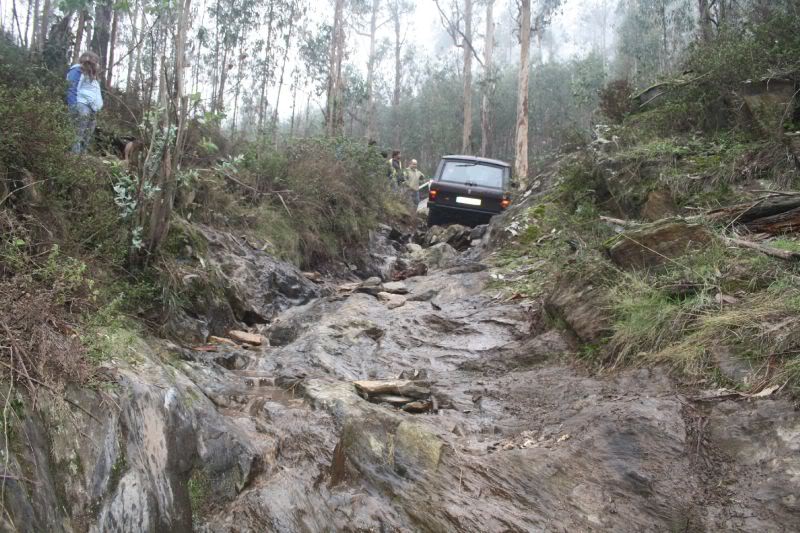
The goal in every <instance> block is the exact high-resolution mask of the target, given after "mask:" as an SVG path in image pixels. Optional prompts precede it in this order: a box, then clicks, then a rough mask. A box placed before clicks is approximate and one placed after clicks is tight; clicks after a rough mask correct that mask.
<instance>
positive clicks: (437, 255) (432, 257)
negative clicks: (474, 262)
mask: <svg viewBox="0 0 800 533" xmlns="http://www.w3.org/2000/svg"><path fill="white" fill-rule="evenodd" d="M457 258H458V252H457V251H456V250H455V249H454V248H453V247H452V246H450V245H449V244H447V243H446V242H440V243H438V244H434V245H433V246H431V247H430V248H425V249H423V250H422V251H421V252H419V253H415V254H412V255H411V259H412V261H416V262H419V263H423V264H424V265H425V266H426V267H428V269H429V270H430V269H434V268H444V267H446V266H448V265H449V264H450V263H452V262H453V261H455V260H456V259H457Z"/></svg>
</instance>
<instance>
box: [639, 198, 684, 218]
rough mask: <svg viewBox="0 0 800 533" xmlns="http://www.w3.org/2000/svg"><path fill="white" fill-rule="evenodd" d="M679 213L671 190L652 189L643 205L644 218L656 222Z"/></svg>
mask: <svg viewBox="0 0 800 533" xmlns="http://www.w3.org/2000/svg"><path fill="white" fill-rule="evenodd" d="M677 214H678V207H677V206H676V205H675V201H674V200H673V199H672V195H671V194H670V193H669V191H650V194H649V195H648V196H647V202H645V204H644V206H643V207H642V218H643V219H645V220H649V221H651V222H655V221H656V220H661V219H662V218H669V217H672V216H675V215H677Z"/></svg>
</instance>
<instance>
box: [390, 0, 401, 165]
mask: <svg viewBox="0 0 800 533" xmlns="http://www.w3.org/2000/svg"><path fill="white" fill-rule="evenodd" d="M400 29H401V27H400V4H399V2H398V0H394V91H393V92H392V133H393V135H392V142H393V143H394V148H395V149H396V150H399V149H400V145H401V142H402V138H401V136H400V87H401V86H402V82H403V78H402V76H403V70H402V64H401V61H400V60H401V53H402V51H403V50H402V48H403V42H402V41H401V40H400Z"/></svg>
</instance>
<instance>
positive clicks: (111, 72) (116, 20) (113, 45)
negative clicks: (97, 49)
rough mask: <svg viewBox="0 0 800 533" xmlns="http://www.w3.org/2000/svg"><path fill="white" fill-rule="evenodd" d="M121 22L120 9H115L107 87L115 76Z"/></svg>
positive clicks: (107, 69) (109, 48)
mask: <svg viewBox="0 0 800 533" xmlns="http://www.w3.org/2000/svg"><path fill="white" fill-rule="evenodd" d="M118 24H119V10H118V9H115V10H114V18H113V20H112V22H111V38H110V39H109V43H108V66H107V67H106V87H108V88H111V79H112V78H113V77H114V48H116V43H117V25H118Z"/></svg>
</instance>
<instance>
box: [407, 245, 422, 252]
mask: <svg viewBox="0 0 800 533" xmlns="http://www.w3.org/2000/svg"><path fill="white" fill-rule="evenodd" d="M406 251H407V252H408V253H410V254H415V253H419V252H421V251H422V246H420V245H419V244H416V243H413V242H410V243H408V244H406Z"/></svg>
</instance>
